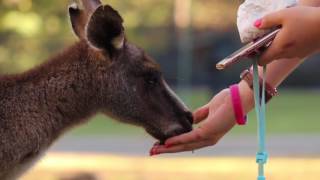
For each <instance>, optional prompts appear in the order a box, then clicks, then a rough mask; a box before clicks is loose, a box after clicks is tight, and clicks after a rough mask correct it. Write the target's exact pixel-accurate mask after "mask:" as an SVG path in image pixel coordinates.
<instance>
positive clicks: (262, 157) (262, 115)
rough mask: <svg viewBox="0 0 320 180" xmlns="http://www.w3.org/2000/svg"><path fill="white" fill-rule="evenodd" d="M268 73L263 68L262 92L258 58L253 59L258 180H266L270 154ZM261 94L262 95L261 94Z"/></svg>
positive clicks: (265, 68)
mask: <svg viewBox="0 0 320 180" xmlns="http://www.w3.org/2000/svg"><path fill="white" fill-rule="evenodd" d="M266 73H267V67H266V66H264V67H263V83H262V90H261V91H260V83H259V72H258V57H256V58H254V59H253V90H254V100H255V110H256V115H257V121H258V143H259V150H258V153H257V157H256V162H257V163H258V165H259V169H258V170H259V176H258V180H265V179H266V178H265V175H264V165H265V164H266V163H267V160H268V153H267V152H266V147H265V144H266V143H265V141H266V137H265V134H266V122H265V121H266V103H265V99H266V94H265V89H266ZM260 92H261V94H260Z"/></svg>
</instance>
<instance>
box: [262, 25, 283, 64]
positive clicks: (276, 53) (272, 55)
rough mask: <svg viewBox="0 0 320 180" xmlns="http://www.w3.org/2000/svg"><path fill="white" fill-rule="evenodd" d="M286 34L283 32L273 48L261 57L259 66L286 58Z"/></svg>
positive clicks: (276, 39)
mask: <svg viewBox="0 0 320 180" xmlns="http://www.w3.org/2000/svg"><path fill="white" fill-rule="evenodd" d="M285 37H286V33H285V32H284V31H283V30H281V31H280V32H279V33H278V35H277V36H276V38H275V39H274V41H273V42H272V44H271V46H270V47H269V48H268V49H267V50H266V51H265V52H264V53H263V54H262V55H261V57H260V59H259V65H261V66H263V65H266V64H269V63H270V62H272V61H274V60H276V59H279V58H280V57H281V56H284V55H285V54H284V46H283V45H282V42H285Z"/></svg>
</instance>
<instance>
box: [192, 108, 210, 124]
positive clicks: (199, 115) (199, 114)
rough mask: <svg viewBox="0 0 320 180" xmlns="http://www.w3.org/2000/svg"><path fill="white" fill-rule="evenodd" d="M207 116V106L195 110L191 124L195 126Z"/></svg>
mask: <svg viewBox="0 0 320 180" xmlns="http://www.w3.org/2000/svg"><path fill="white" fill-rule="evenodd" d="M208 115H209V105H205V106H203V107H201V108H199V109H197V110H196V111H195V112H194V113H193V122H194V123H195V124H198V123H199V122H201V121H202V120H204V119H206V118H207V117H208Z"/></svg>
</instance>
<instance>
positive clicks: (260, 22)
mask: <svg viewBox="0 0 320 180" xmlns="http://www.w3.org/2000/svg"><path fill="white" fill-rule="evenodd" d="M261 25H262V19H258V20H256V22H254V26H255V27H256V28H260V27H261Z"/></svg>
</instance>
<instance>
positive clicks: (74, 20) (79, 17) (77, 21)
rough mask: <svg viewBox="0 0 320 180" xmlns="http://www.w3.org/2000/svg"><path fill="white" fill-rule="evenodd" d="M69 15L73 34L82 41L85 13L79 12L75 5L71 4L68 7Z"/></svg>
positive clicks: (85, 20)
mask: <svg viewBox="0 0 320 180" xmlns="http://www.w3.org/2000/svg"><path fill="white" fill-rule="evenodd" d="M69 15H70V20H71V25H72V29H73V32H74V33H75V34H76V36H78V37H79V38H80V39H84V38H85V27H86V23H87V13H86V12H85V11H84V10H81V9H80V8H79V6H78V5H77V4H76V3H73V4H71V5H70V6H69Z"/></svg>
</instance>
